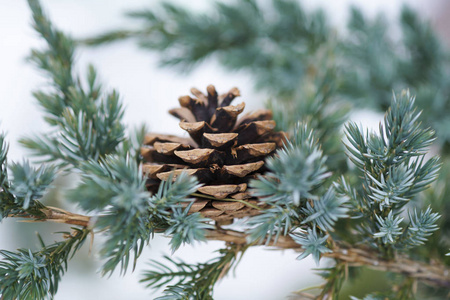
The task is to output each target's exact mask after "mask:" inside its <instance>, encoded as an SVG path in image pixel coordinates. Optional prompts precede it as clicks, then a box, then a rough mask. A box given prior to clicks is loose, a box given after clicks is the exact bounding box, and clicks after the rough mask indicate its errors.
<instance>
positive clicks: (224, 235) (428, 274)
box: [206, 229, 450, 288]
mask: <svg viewBox="0 0 450 300" xmlns="http://www.w3.org/2000/svg"><path fill="white" fill-rule="evenodd" d="M206 236H207V238H208V239H210V240H219V241H225V242H227V243H233V244H236V245H247V240H248V234H246V233H243V232H239V231H234V230H229V229H228V230H224V229H218V230H213V231H208V232H207V235H206ZM271 246H272V247H275V248H279V249H293V250H295V251H303V250H302V249H301V245H300V244H297V243H296V242H295V241H294V240H293V239H292V238H291V237H289V236H280V238H279V239H278V241H277V243H274V244H273V245H271ZM322 256H323V257H329V258H334V259H336V260H338V261H341V262H343V263H347V264H348V265H349V266H355V267H361V266H366V267H368V268H371V269H373V270H380V271H386V272H392V273H398V274H403V275H405V276H407V277H411V278H415V279H417V280H420V281H422V282H424V283H426V284H428V285H430V286H435V287H442V288H448V287H450V269H448V268H447V267H446V266H445V265H443V264H440V263H439V262H433V261H432V262H428V263H427V262H422V261H420V260H414V259H412V258H409V257H407V256H404V255H397V256H396V257H395V258H394V259H385V258H382V257H380V253H379V252H378V251H377V250H373V249H370V248H367V247H363V246H359V247H348V246H344V245H342V246H341V245H339V243H336V241H335V243H334V246H333V249H332V252H328V253H323V254H322Z"/></svg>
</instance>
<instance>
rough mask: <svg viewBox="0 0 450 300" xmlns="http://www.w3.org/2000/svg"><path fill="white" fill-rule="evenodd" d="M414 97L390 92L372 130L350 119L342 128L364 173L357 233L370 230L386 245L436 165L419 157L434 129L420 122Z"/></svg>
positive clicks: (393, 240)
mask: <svg viewBox="0 0 450 300" xmlns="http://www.w3.org/2000/svg"><path fill="white" fill-rule="evenodd" d="M414 101H415V99H414V98H413V97H410V95H409V93H408V92H403V93H402V94H401V96H400V97H399V98H397V97H396V96H395V95H394V97H393V101H392V106H391V107H390V108H389V110H388V112H387V113H386V115H385V118H384V122H383V124H380V129H379V133H378V134H375V133H372V134H370V135H369V134H368V133H364V132H363V131H362V129H361V128H359V127H358V126H356V125H355V124H350V125H348V126H347V128H346V129H347V132H346V135H347V137H348V144H347V145H346V146H347V150H348V156H349V158H350V159H351V161H352V162H354V163H355V165H356V166H357V167H358V169H359V172H360V174H361V175H362V176H363V177H364V179H365V180H364V181H363V182H362V184H363V190H362V191H361V195H360V198H361V200H360V201H358V202H354V204H356V207H355V208H356V210H359V211H361V213H362V214H363V215H364V216H365V217H366V218H363V219H361V226H360V229H361V230H360V233H361V236H364V237H366V238H367V236H373V237H374V238H375V239H378V241H377V242H378V244H381V245H390V248H389V247H388V248H387V249H392V247H394V246H395V245H396V244H397V243H398V242H401V238H400V237H401V235H402V234H403V232H404V229H403V228H402V226H401V222H402V220H403V218H401V217H400V214H401V212H402V211H403V210H404V207H405V205H406V204H407V203H408V202H409V201H410V200H411V199H412V198H413V197H414V196H416V195H417V193H419V192H420V191H422V190H424V189H425V188H427V187H428V185H429V184H430V183H432V182H433V181H435V180H436V179H437V172H438V170H439V168H440V164H439V162H438V158H432V159H430V160H428V161H427V162H426V163H425V164H424V163H423V161H424V156H425V148H426V147H428V146H429V145H430V144H431V143H432V141H433V140H434V133H433V131H432V130H430V129H423V128H422V126H421V123H420V122H419V121H418V118H419V116H420V113H416V111H415V108H414ZM341 190H342V189H341ZM347 190H348V189H347ZM343 192H345V189H344V190H343ZM368 241H369V242H370V240H368ZM374 246H376V244H374ZM397 248H398V249H399V250H400V248H399V247H397ZM403 250H406V248H403Z"/></svg>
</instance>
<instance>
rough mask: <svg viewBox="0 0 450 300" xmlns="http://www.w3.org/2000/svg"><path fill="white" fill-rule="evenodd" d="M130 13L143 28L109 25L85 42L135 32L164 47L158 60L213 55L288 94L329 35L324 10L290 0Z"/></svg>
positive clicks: (185, 64)
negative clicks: (198, 10)
mask: <svg viewBox="0 0 450 300" xmlns="http://www.w3.org/2000/svg"><path fill="white" fill-rule="evenodd" d="M129 16H130V17H131V18H132V19H135V20H141V21H142V22H143V29H141V30H137V31H132V30H119V31H114V32H110V33H107V34H104V35H102V36H101V37H98V38H93V39H92V38H91V39H88V42H89V43H90V44H99V43H105V42H111V41H115V40H118V39H123V38H129V37H134V38H137V39H138V42H139V44H140V45H141V46H142V47H144V48H146V49H148V50H153V51H161V52H164V56H162V58H161V64H162V65H171V66H177V67H179V68H181V69H183V70H187V69H190V68H192V67H193V66H195V65H196V64H198V63H199V62H201V61H202V60H204V59H206V58H208V57H210V56H212V55H215V56H217V57H218V59H219V60H220V61H221V62H222V63H223V64H224V65H225V66H226V67H228V68H229V69H247V70H250V71H252V73H254V74H258V76H257V79H256V80H257V85H258V86H259V87H266V88H267V87H268V86H269V89H270V90H272V91H276V92H277V93H278V94H290V95H292V93H293V91H295V90H296V87H297V84H298V82H299V75H300V76H301V75H304V74H306V73H307V70H308V67H309V66H310V64H308V62H309V61H310V59H311V55H310V54H311V53H314V50H317V49H318V48H319V47H320V46H321V45H323V44H325V43H326V42H327V41H328V40H332V39H331V38H330V35H331V33H330V30H329V28H328V24H327V20H326V18H325V16H324V13H323V12H322V11H321V10H317V11H314V12H307V11H306V10H305V9H304V8H303V7H301V6H300V4H299V3H298V2H297V1H293V0H273V1H271V5H270V6H268V7H267V9H266V7H265V6H263V5H260V4H258V3H257V1H254V0H247V1H242V2H236V3H231V4H225V3H220V2H218V3H216V6H215V9H214V10H213V12H212V13H208V14H206V13H194V12H191V11H188V10H186V9H183V8H180V7H178V6H175V5H173V4H170V3H168V2H163V3H162V4H161V6H160V7H158V8H157V9H155V10H153V11H152V10H142V11H136V12H132V13H130V14H129ZM205 25H207V26H205ZM223 28H227V30H226V31H223ZM267 70H270V72H267Z"/></svg>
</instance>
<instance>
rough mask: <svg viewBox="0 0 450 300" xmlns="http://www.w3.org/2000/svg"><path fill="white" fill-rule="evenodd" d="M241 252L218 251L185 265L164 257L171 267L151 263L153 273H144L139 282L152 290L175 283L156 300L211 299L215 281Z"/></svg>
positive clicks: (234, 249) (236, 249)
mask: <svg viewBox="0 0 450 300" xmlns="http://www.w3.org/2000/svg"><path fill="white" fill-rule="evenodd" d="M245 250H246V247H244V248H242V247H241V246H230V247H228V248H225V249H221V250H219V251H218V252H219V253H220V254H221V255H220V256H219V257H217V258H214V259H212V260H210V261H208V262H206V263H199V264H188V263H185V262H183V261H181V260H174V259H172V258H170V257H168V256H165V257H164V259H165V260H166V261H167V262H168V263H171V264H173V265H174V268H173V269H172V268H170V267H168V266H167V265H165V264H162V263H161V262H159V261H156V260H152V261H151V266H152V269H154V270H152V271H146V272H145V273H144V278H143V279H142V280H141V282H144V283H147V286H148V287H154V288H161V287H163V286H166V285H168V284H169V283H172V282H175V284H173V285H170V286H168V288H167V289H166V290H164V293H165V294H166V296H163V297H161V298H158V299H212V293H213V288H214V285H215V284H216V282H217V281H218V280H220V279H221V278H223V277H224V276H225V275H226V274H227V273H228V271H229V270H230V269H231V268H233V266H235V265H236V264H237V263H238V261H239V254H241V257H242V255H243V253H244V252H245ZM177 294H178V295H177ZM175 296H176V297H175ZM180 296H181V297H180Z"/></svg>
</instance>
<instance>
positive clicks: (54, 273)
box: [0, 229, 89, 300]
mask: <svg viewBox="0 0 450 300" xmlns="http://www.w3.org/2000/svg"><path fill="white" fill-rule="evenodd" d="M73 230H74V232H73V233H72V234H71V233H69V232H65V233H63V234H64V237H65V240H64V241H61V242H56V243H54V244H51V245H48V246H46V245H44V243H43V242H42V239H40V240H41V244H42V249H41V250H40V251H37V252H32V251H31V250H28V249H19V250H18V251H17V252H11V251H6V250H2V251H0V255H1V256H2V257H3V259H2V260H1V261H0V291H1V296H2V299H24V300H43V299H47V298H51V299H53V296H54V295H55V294H56V291H57V290H58V284H59V281H60V280H61V277H62V275H63V274H64V272H65V271H66V270H67V262H68V260H69V259H70V258H71V257H72V256H73V255H74V254H75V253H76V252H77V251H78V249H80V248H81V246H82V245H83V243H84V241H85V240H86V237H87V235H88V233H89V230H87V229H82V230H81V229H73ZM39 238H40V237H39Z"/></svg>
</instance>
